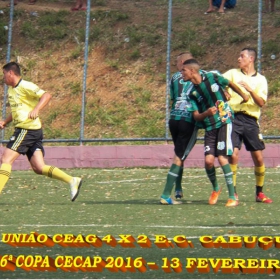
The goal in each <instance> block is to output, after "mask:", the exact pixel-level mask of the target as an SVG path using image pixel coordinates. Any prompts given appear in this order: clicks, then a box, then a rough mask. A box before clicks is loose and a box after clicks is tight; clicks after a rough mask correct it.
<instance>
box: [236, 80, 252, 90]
mask: <svg viewBox="0 0 280 280" xmlns="http://www.w3.org/2000/svg"><path fill="white" fill-rule="evenodd" d="M238 84H239V85H241V86H242V87H243V88H245V89H246V90H247V91H248V92H251V91H252V89H251V88H250V87H249V85H248V84H247V83H246V82H244V81H240V82H238Z"/></svg>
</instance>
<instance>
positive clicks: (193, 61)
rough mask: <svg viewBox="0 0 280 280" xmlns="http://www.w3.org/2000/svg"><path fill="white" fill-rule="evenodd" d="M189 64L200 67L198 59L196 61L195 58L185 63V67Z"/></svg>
mask: <svg viewBox="0 0 280 280" xmlns="http://www.w3.org/2000/svg"><path fill="white" fill-rule="evenodd" d="M189 64H197V65H199V63H198V61H197V60H196V59H194V58H191V59H187V60H185V61H184V63H183V65H189Z"/></svg>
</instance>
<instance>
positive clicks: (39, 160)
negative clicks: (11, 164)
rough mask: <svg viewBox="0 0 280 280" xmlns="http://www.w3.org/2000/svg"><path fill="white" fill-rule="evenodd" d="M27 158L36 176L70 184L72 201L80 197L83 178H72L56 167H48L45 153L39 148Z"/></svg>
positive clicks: (29, 153)
mask: <svg viewBox="0 0 280 280" xmlns="http://www.w3.org/2000/svg"><path fill="white" fill-rule="evenodd" d="M27 156H28V159H29V162H30V165H31V167H32V169H33V170H34V172H35V173H36V174H39V175H44V176H46V177H49V178H52V179H56V180H60V181H62V182H65V183H68V184H69V186H70V194H71V200H72V201H74V200H75V199H76V198H77V197H78V195H79V190H80V187H81V185H82V179H81V178H78V177H72V176H70V175H68V174H67V173H65V172H64V171H62V170H61V169H59V168H57V167H55V166H50V165H46V164H45V162H44V158H43V152H42V150H41V149H39V148H37V149H36V150H35V151H31V152H30V151H29V152H28V154H27Z"/></svg>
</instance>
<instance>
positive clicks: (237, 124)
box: [228, 114, 244, 200]
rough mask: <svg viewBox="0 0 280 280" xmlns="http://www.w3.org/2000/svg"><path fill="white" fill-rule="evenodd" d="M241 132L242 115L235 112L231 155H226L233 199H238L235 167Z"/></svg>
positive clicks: (242, 124) (236, 165)
mask: <svg viewBox="0 0 280 280" xmlns="http://www.w3.org/2000/svg"><path fill="white" fill-rule="evenodd" d="M243 132H244V122H243V119H242V115H240V114H236V116H235V120H234V123H233V126H232V134H231V139H232V143H233V147H234V148H233V153H232V155H231V156H229V157H228V160H229V164H230V168H231V171H232V180H233V186H234V196H235V199H236V200H238V194H237V185H236V183H237V167H238V161H239V151H240V149H241V146H242V141H243Z"/></svg>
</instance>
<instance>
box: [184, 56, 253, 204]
mask: <svg viewBox="0 0 280 280" xmlns="http://www.w3.org/2000/svg"><path fill="white" fill-rule="evenodd" d="M199 68H200V67H199V64H198V62H197V61H196V60H194V59H189V60H187V61H185V62H184V63H183V68H182V70H181V73H182V76H183V79H184V80H185V81H191V82H192V83H193V85H194V86H193V88H192V90H191V92H190V94H189V98H190V102H191V106H190V107H189V108H188V110H189V111H190V112H192V114H193V116H194V119H195V120H196V121H202V122H203V125H204V128H205V136H204V153H205V169H206V174H207V176H208V178H209V180H210V182H211V183H212V186H213V191H212V193H211V196H210V198H209V204H211V205H213V204H216V203H217V201H218V197H219V195H220V193H221V188H220V187H219V185H218V182H217V178H216V171H215V166H214V160H215V157H218V161H219V164H220V166H221V168H222V170H223V173H224V176H225V180H226V184H227V187H228V192H229V199H228V201H227V203H226V205H225V206H227V207H231V206H237V205H238V201H237V200H236V199H235V196H234V187H233V184H232V171H231V169H230V165H229V162H228V156H230V155H232V152H233V147H232V141H231V130H232V115H231V109H230V107H229V105H228V103H227V98H226V95H225V93H224V90H223V89H224V87H226V86H229V87H230V88H232V89H233V90H234V91H236V92H237V93H238V94H240V96H241V97H242V98H243V100H242V98H241V101H240V102H246V101H247V100H248V96H246V95H245V94H244V93H243V92H242V91H241V90H240V89H239V88H238V87H237V86H236V85H235V84H234V83H232V82H231V81H229V80H227V79H225V78H223V77H222V76H220V75H217V74H215V73H211V72H208V73H200V72H199Z"/></svg>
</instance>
